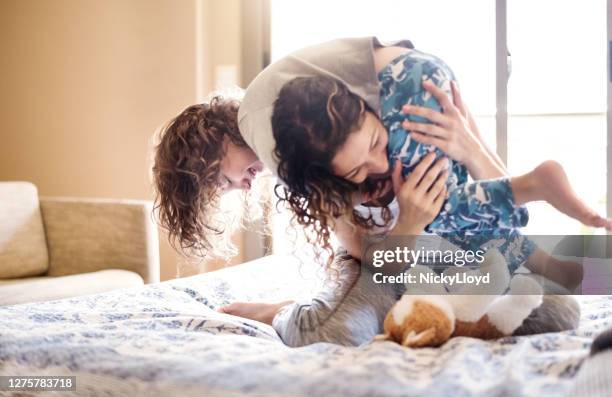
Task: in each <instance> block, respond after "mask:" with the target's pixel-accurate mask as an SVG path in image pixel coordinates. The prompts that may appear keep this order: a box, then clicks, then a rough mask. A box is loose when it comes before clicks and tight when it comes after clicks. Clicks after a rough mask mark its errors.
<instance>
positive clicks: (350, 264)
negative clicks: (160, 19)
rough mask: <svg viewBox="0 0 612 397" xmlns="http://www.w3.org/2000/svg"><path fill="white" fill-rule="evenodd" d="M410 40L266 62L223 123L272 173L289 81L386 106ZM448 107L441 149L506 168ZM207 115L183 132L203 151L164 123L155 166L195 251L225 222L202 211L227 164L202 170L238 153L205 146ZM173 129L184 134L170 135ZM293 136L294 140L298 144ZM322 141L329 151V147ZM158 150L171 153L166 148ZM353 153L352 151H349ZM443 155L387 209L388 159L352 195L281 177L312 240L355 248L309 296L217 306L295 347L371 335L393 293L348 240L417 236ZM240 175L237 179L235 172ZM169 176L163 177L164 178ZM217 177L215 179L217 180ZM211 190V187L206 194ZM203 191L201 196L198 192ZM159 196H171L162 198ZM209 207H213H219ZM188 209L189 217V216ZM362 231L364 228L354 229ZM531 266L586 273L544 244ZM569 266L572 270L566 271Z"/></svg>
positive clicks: (178, 230)
mask: <svg viewBox="0 0 612 397" xmlns="http://www.w3.org/2000/svg"><path fill="white" fill-rule="evenodd" d="M406 48H412V44H411V43H410V42H408V41H403V42H398V43H395V45H393V46H383V45H382V44H381V43H380V42H379V41H378V40H377V39H376V38H371V37H369V38H368V37H366V38H357V39H341V40H335V41H332V42H328V43H324V44H320V45H317V46H313V47H309V48H306V49H302V50H300V51H297V52H295V53H293V54H291V55H289V56H287V57H286V58H283V59H282V60H280V61H278V62H276V63H274V64H272V65H270V66H269V67H268V68H267V69H266V70H265V71H264V72H262V73H261V74H260V75H259V76H258V77H257V78H256V79H255V80H254V81H253V83H252V84H251V85H250V86H249V87H248V89H247V92H246V95H245V98H244V101H243V102H242V103H241V104H240V107H239V109H238V114H237V121H235V120H232V121H230V122H228V121H227V119H224V118H223V117H221V118H220V119H221V120H222V122H221V124H222V125H225V124H226V123H227V124H228V125H231V126H232V129H231V130H232V131H236V129H235V128H233V127H235V122H237V125H238V126H239V133H240V134H241V135H242V138H243V140H244V142H246V144H247V145H248V147H244V146H241V145H240V144H236V146H238V147H240V148H242V149H244V150H243V151H242V153H241V156H245V155H246V154H247V153H248V156H246V157H247V158H249V159H250V160H252V159H253V157H250V155H251V152H252V154H253V155H254V154H255V153H256V154H257V157H259V159H261V161H262V162H263V164H265V165H266V166H267V168H268V169H270V171H272V172H277V171H278V170H279V163H278V158H276V157H275V155H274V149H275V146H276V145H277V141H275V139H274V137H273V134H272V124H271V117H272V112H273V110H274V103H275V101H276V99H277V97H278V94H279V91H280V90H281V88H282V87H283V85H284V84H285V83H287V82H289V81H291V80H293V79H294V78H295V77H300V76H302V77H303V76H314V75H324V76H329V77H332V78H334V79H337V80H339V81H341V82H342V83H343V84H345V85H346V86H347V87H349V89H350V91H351V93H353V94H356V95H357V96H358V97H359V98H361V99H363V101H364V102H365V103H366V104H367V106H368V108H369V109H372V110H373V111H378V110H379V109H380V98H379V90H380V86H379V82H378V80H377V73H376V71H377V69H379V67H380V66H381V65H382V66H384V65H387V64H389V63H390V62H391V61H392V60H393V59H394V58H395V57H397V55H398V53H399V52H401V51H403V50H405V49H406ZM456 99H458V97H456ZM455 105H456V106H455ZM448 107H449V109H451V108H452V109H454V111H453V112H452V114H449V117H451V119H452V120H453V123H452V125H447V126H446V127H445V128H444V130H443V134H440V135H439V141H437V142H434V144H437V145H439V146H440V147H442V145H444V147H443V149H444V151H445V152H446V153H447V154H448V155H449V156H450V157H452V158H455V159H460V158H467V159H469V161H468V162H466V167H467V170H468V172H469V173H470V174H471V175H472V177H474V178H475V179H480V178H493V177H499V176H502V175H504V174H505V170H504V168H503V165H502V164H501V161H499V159H498V158H497V157H496V156H495V154H494V153H493V152H492V151H490V150H489V149H488V148H487V147H486V145H484V143H483V141H482V139H481V137H480V135H479V134H478V131H477V129H476V126H475V124H474V122H473V118H471V116H470V115H469V112H467V109H466V108H465V106H464V105H463V104H462V103H461V102H460V100H459V101H458V102H457V101H456V103H455V104H453V103H450V104H449V105H448ZM320 114H321V113H320V112H319V115H320ZM204 115H205V114H204V113H198V114H197V117H196V116H193V115H192V116H191V117H192V124H193V125H194V126H197V128H187V129H185V131H188V133H187V134H189V133H190V134H196V135H198V136H199V137H198V138H196V139H195V141H196V142H197V143H198V145H199V146H198V148H197V149H193V150H192V149H191V148H189V147H188V146H190V144H189V142H190V139H193V138H189V137H187V136H186V134H185V133H182V134H178V133H177V131H179V130H180V129H177V128H172V129H167V130H166V132H165V134H164V136H163V137H162V140H161V142H160V144H159V145H158V148H157V151H158V155H157V156H156V165H157V164H158V163H159V164H160V166H159V167H157V168H158V170H157V171H156V184H157V186H158V188H157V191H158V199H157V202H158V207H159V211H160V212H165V213H166V215H165V216H160V218H161V219H162V220H163V219H164V217H165V219H167V220H166V221H165V222H163V224H164V225H165V226H166V227H168V228H169V229H171V235H172V236H174V237H175V238H176V239H177V241H179V243H180V247H181V248H188V249H190V248H192V247H193V248H195V249H196V251H199V252H202V251H206V250H209V249H214V248H215V247H214V246H213V243H212V240H211V238H210V235H211V234H212V235H215V236H219V234H220V232H221V230H222V227H223V225H222V224H220V223H217V224H215V225H214V226H212V227H211V226H209V225H208V223H207V221H206V219H209V218H210V217H211V215H209V214H205V213H204V212H206V211H207V210H209V209H210V208H209V207H207V206H208V204H209V203H213V204H215V203H218V200H219V197H220V194H221V193H222V192H223V189H221V188H220V187H219V185H220V184H221V182H222V177H221V175H222V174H223V171H222V169H221V167H216V168H214V171H213V172H212V173H210V174H209V173H208V172H206V171H205V170H204V168H207V167H212V166H213V165H215V164H216V165H219V164H221V163H222V162H223V161H230V160H228V157H229V156H231V155H232V154H231V153H230V151H229V150H225V151H224V150H214V151H211V152H206V153H204V151H205V150H206V149H205V148H204V147H203V146H202V144H203V143H204V144H208V145H213V144H216V145H217V147H221V146H219V144H220V142H223V140H220V139H215V140H214V141H210V142H208V141H207V138H203V137H201V136H202V135H206V134H202V129H203V128H208V127H205V126H208V125H209V124H214V125H217V123H215V122H214V121H212V120H208V121H205V120H198V119H197V118H198V117H200V118H202V117H203V116H204ZM206 116H208V117H216V116H215V115H212V114H211V115H208V114H206ZM179 118H181V116H179ZM177 119H178V118H177ZM339 120H340V121H339V123H344V122H345V121H344V120H343V119H342V118H340V119H339ZM347 121H350V117H349V118H347ZM177 125H180V124H177ZM216 132H217V133H219V132H223V133H224V134H225V133H229V131H227V130H223V128H221V127H219V128H217V130H216ZM174 134H178V135H180V137H176V138H172V137H171V136H172V135H174ZM288 139H289V141H291V139H292V138H291V137H288ZM229 140H230V141H232V140H231V139H229ZM232 142H233V141H232ZM296 142H297V141H295V140H294V141H293V144H294V146H295V143H296ZM328 144H329V142H328ZM333 147H334V145H333V144H332V145H330V146H329V151H330V153H331V152H333ZM251 149H252V150H251ZM305 149H310V148H309V147H306V148H305ZM322 149H323V150H326V148H325V147H323V148H322ZM249 150H251V152H249ZM160 151H161V152H166V154H165V155H162V156H160V155H159V153H160ZM171 153H173V154H171ZM185 153H187V154H185ZM298 154H299V155H301V154H300V153H298ZM215 156H220V157H215ZM186 157H189V159H187V158H186ZM353 157H356V156H355V155H353ZM301 158H304V157H301ZM349 158H350V156H349ZM158 159H159V161H158ZM250 160H249V161H245V162H244V164H249V162H250ZM230 162H231V161H230ZM434 163H435V164H434ZM445 163H446V161H445V160H444V161H437V162H436V161H435V159H434V158H433V156H430V157H425V158H424V159H422V160H421V161H420V163H419V165H417V166H416V167H415V168H414V169H413V172H411V173H410V174H409V175H407V176H406V178H405V180H404V181H402V180H401V179H402V178H396V184H395V193H397V196H398V198H399V200H398V201H397V204H398V205H396V209H395V210H393V209H389V208H388V206H387V205H385V203H384V201H385V199H387V197H385V196H389V195H391V196H392V195H393V192H392V189H391V186H390V184H389V183H387V182H382V183H381V181H382V180H381V179H380V178H376V176H377V175H376V174H378V173H380V174H385V175H388V173H387V171H388V166H387V167H386V168H385V167H381V169H380V170H374V169H372V170H369V171H370V172H368V173H367V174H368V175H367V178H365V179H364V180H363V183H353V184H351V186H352V188H353V190H352V192H351V194H349V195H347V196H343V197H339V196H337V195H336V196H334V195H332V196H328V195H326V194H325V193H324V194H319V196H318V197H320V198H323V197H325V199H320V200H312V198H313V196H312V192H313V191H317V189H318V186H319V185H317V184H311V185H309V186H310V187H312V188H313V189H312V190H310V191H309V193H308V194H307V195H305V196H303V197H302V198H300V194H301V192H302V191H303V185H301V184H300V185H299V186H298V184H295V183H294V182H295V180H291V179H290V178H289V179H290V180H289V181H286V180H283V182H284V183H287V182H289V184H290V185H292V187H296V188H297V190H296V192H292V191H291V189H286V190H285V192H284V195H281V197H282V198H283V199H285V200H287V199H288V200H289V202H290V204H291V206H292V208H293V209H294V212H295V215H296V219H297V220H298V223H301V224H303V225H306V226H312V225H315V227H319V228H318V229H317V230H316V231H317V233H315V240H313V241H312V242H313V243H314V244H315V247H314V248H315V249H316V248H322V249H326V250H329V249H330V248H331V246H330V244H329V236H330V234H331V233H332V232H334V233H336V235H338V237H339V239H340V240H341V241H342V243H343V245H345V246H346V247H347V248H349V252H351V253H352V256H351V255H349V254H347V252H346V251H343V250H340V251H339V252H338V254H337V255H335V256H334V258H333V265H332V267H333V268H334V269H336V270H338V271H337V272H332V274H333V276H332V277H330V280H329V281H330V283H329V284H328V285H327V286H326V288H324V289H323V290H322V291H321V292H320V293H319V294H318V295H317V296H316V297H315V298H314V299H312V300H308V301H306V302H281V303H275V304H267V303H245V302H236V303H233V304H230V305H228V306H225V307H222V308H220V309H219V310H220V311H222V312H225V313H228V314H234V315H239V316H243V317H247V318H251V319H254V320H259V321H263V322H266V323H268V324H272V325H273V326H274V328H275V329H276V331H277V332H278V333H279V335H280V336H281V338H282V339H283V340H284V341H285V342H286V343H287V344H289V345H292V346H298V345H303V344H307V343H313V342H317V341H329V342H336V343H341V344H347V345H356V344H360V343H364V342H367V341H368V340H370V339H371V338H372V337H373V336H374V335H375V334H376V333H378V332H379V331H380V327H381V324H382V318H383V317H384V315H385V314H386V312H387V310H388V309H389V307H390V306H391V305H392V304H393V303H394V302H395V300H396V299H397V297H396V296H394V295H393V293H392V292H390V291H385V290H384V288H385V287H384V286H383V287H380V286H378V287H377V286H375V285H372V284H371V283H365V284H364V282H363V280H364V278H363V277H359V274H360V272H361V267H360V265H359V254H357V252H358V251H356V250H354V247H353V246H352V244H351V241H359V240H360V237H361V236H362V235H363V233H365V231H366V230H367V229H372V228H375V227H377V226H381V225H386V227H383V229H384V230H386V232H387V233H388V232H390V231H391V232H395V233H398V234H403V235H418V234H420V233H421V232H422V231H423V230H424V228H425V227H426V226H427V225H428V224H430V223H431V222H432V221H433V219H434V217H435V216H436V215H437V214H438V213H439V211H440V209H441V205H442V202H443V198H444V196H445V194H446V186H445V183H444V180H445V178H444V173H443V172H444V171H443V168H444V164H445ZM164 164H165V165H164ZM178 164H180V165H178ZM296 165H297V166H298V167H300V168H302V169H303V171H304V173H305V176H306V178H308V177H310V176H312V175H310V174H309V172H311V171H312V170H313V167H310V164H309V163H307V162H306V163H300V164H296ZM240 169H242V172H243V173H242V175H251V174H250V173H248V172H247V173H246V174H245V173H244V170H248V169H249V168H248V167H247V168H245V167H239V170H238V171H240ZM164 170H165V171H164ZM238 174H239V172H238ZM185 175H187V176H185ZM199 175H209V177H208V178H207V179H206V180H202V179H200V177H199ZM215 175H216V177H215ZM281 176H282V175H281ZM329 176H330V179H331V180H330V183H331V184H335V183H336V182H337V181H338V178H337V176H334V175H333V173H330V174H329ZM174 177H177V178H181V181H182V182H181V183H179V182H169V181H168V179H172V178H174ZM237 177H238V178H240V176H239V175H237ZM387 179H388V178H387ZM164 180H166V182H167V183H164ZM215 183H216V184H217V186H213V185H215ZM183 184H186V185H187V186H183ZM207 184H209V185H207ZM242 186H243V187H248V184H247V183H243V184H242ZM160 187H161V188H160ZM300 189H302V190H300ZM211 191H212V192H214V193H213V194H207V193H206V192H211ZM201 195H203V197H205V199H201V198H200V197H201ZM288 195H289V196H288ZM291 195H293V196H291ZM163 196H168V197H172V198H171V199H165V198H164V197H163ZM195 196H198V197H197V198H196V197H195ZM292 197H293V198H296V199H292ZM291 200H293V201H291ZM313 202H317V208H316V210H315V211H314V212H311V210H312V209H313V208H314V207H312V203H313ZM360 203H366V205H360ZM387 203H388V201H387ZM372 206H374V207H372ZM185 207H190V208H185ZM212 207H213V208H214V205H213V206H212ZM353 207H355V210H356V211H358V212H361V214H362V217H361V219H362V223H361V224H359V223H358V226H360V227H358V228H355V227H354V226H355V223H351V222H344V218H345V215H346V214H345V211H346V210H351V208H353ZM377 211H378V213H377V216H372V213H373V212H374V213H375V212H377ZM185 217H187V221H184V220H183V219H184V218H185ZM196 218H197V220H196ZM313 219H314V221H312V220H313ZM319 220H322V221H323V223H320V224H318V225H317V222H318V221H319ZM391 221H393V222H394V226H393V229H392V230H390V227H389V225H390V224H391ZM356 230H357V231H358V232H359V234H355V231H356ZM202 241H205V242H206V243H202ZM550 265H554V266H550ZM527 266H528V267H529V268H530V269H531V270H533V271H534V272H537V273H542V274H546V273H549V272H551V271H552V272H553V273H555V274H552V275H551V278H552V279H556V280H557V281H560V282H562V283H563V282H564V281H568V280H572V281H573V280H575V278H576V277H575V276H576V275H577V274H578V273H580V272H581V268H580V267H577V265H576V264H574V263H569V262H561V261H557V260H555V259H553V258H551V257H550V256H549V255H547V254H546V253H544V252H543V251H541V250H539V249H536V250H535V251H533V253H532V254H531V255H530V256H529V258H528V261H527ZM560 269H564V271H563V270H560ZM570 273H571V276H568V274H570ZM555 277H556V278H555ZM381 288H382V290H381ZM566 306H567V307H568V308H569V307H573V306H572V302H568V303H567V305H566ZM547 307H548V306H547V304H546V300H545V304H543V305H542V308H543V310H546V308H547ZM574 309H575V308H574ZM565 314H566V315H564V314H563V313H560V314H559V322H558V323H555V324H552V323H547V324H544V325H545V327H544V328H543V329H548V330H550V331H553V330H559V329H567V328H571V327H573V326H575V325H576V321H577V317H576V310H567V311H566V312H565ZM546 327H548V328H546Z"/></svg>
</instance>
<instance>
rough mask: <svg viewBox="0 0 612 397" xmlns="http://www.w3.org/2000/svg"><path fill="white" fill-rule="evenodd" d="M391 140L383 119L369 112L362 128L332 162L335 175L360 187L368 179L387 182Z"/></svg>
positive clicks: (353, 134) (354, 133)
mask: <svg viewBox="0 0 612 397" xmlns="http://www.w3.org/2000/svg"><path fill="white" fill-rule="evenodd" d="M387 140H388V133H387V130H386V129H385V127H384V126H383V124H382V123H381V122H380V119H379V118H378V117H376V115H374V114H373V113H372V112H369V111H366V112H365V117H364V120H363V122H362V123H361V126H359V128H358V129H357V130H356V131H353V132H352V133H350V134H349V136H348V139H347V140H346V142H345V143H344V145H342V146H341V147H340V149H339V150H338V153H336V155H335V156H334V158H333V159H332V172H333V173H334V174H335V175H337V176H340V177H342V178H344V179H346V180H348V181H351V182H353V183H356V184H361V183H363V182H364V181H365V180H366V178H372V179H382V178H387V177H388V176H389V173H388V171H389V160H388V158H387Z"/></svg>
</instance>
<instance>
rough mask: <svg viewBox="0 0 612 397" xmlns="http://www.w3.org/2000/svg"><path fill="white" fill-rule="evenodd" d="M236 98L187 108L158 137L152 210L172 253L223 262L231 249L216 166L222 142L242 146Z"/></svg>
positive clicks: (215, 99)
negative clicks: (164, 233) (221, 260)
mask: <svg viewBox="0 0 612 397" xmlns="http://www.w3.org/2000/svg"><path fill="white" fill-rule="evenodd" d="M239 105H240V102H239V101H238V100H236V99H229V98H224V97H223V96H215V97H213V98H212V100H211V101H210V102H209V103H204V104H199V105H193V106H189V107H188V108H187V109H185V110H183V111H182V112H181V113H180V114H179V115H178V116H176V117H175V118H174V119H172V120H171V121H170V122H169V124H168V125H167V126H165V128H163V129H162V131H161V133H160V136H159V143H158V144H157V145H156V146H155V149H154V159H153V167H152V174H153V175H152V176H153V183H154V188H155V210H156V212H157V216H158V221H159V224H160V225H161V226H162V227H163V228H164V229H166V230H167V231H168V239H169V241H170V244H171V245H172V247H173V248H174V249H176V250H177V251H181V252H183V253H184V254H187V255H188V256H195V257H199V258H222V259H225V260H228V259H229V258H230V257H231V256H233V255H235V253H236V249H235V247H234V245H233V244H232V242H231V240H230V234H231V233H229V232H230V231H232V226H233V225H235V224H236V222H233V221H232V219H230V218H229V217H228V216H225V214H224V213H223V211H221V209H220V197H221V193H222V192H221V189H220V183H219V177H220V163H221V159H222V157H223V155H224V154H225V145H224V142H226V141H225V139H226V137H227V139H229V141H230V142H231V143H233V144H235V145H237V146H239V147H245V146H247V144H246V143H245V141H244V140H243V138H242V136H241V135H240V131H239V129H238V117H237V116H238V107H239Z"/></svg>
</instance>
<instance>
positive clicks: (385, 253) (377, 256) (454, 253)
mask: <svg viewBox="0 0 612 397" xmlns="http://www.w3.org/2000/svg"><path fill="white" fill-rule="evenodd" d="M484 261H485V251H484V250H476V251H472V250H450V249H447V250H440V249H437V250H432V249H426V248H425V247H421V248H419V249H416V250H415V249H410V248H408V247H395V248H394V249H379V250H374V251H373V252H372V266H373V267H374V268H381V267H383V266H384V265H385V264H390V263H393V264H396V263H403V264H405V265H406V267H408V268H414V267H415V266H416V265H418V264H427V263H435V264H438V265H439V264H444V265H446V266H455V267H458V268H462V267H464V266H466V265H469V266H470V267H473V266H475V265H482V263H483V262H484ZM372 280H373V281H374V282H375V283H377V284H381V283H387V284H440V285H448V286H453V285H457V284H472V285H480V284H490V283H491V274H490V273H486V274H473V273H470V272H455V273H454V274H448V273H447V274H445V273H440V274H438V273H433V272H419V273H409V272H399V273H398V274H391V275H385V274H384V273H382V272H374V273H373V274H372Z"/></svg>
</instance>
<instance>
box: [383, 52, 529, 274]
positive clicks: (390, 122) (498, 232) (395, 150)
mask: <svg viewBox="0 0 612 397" xmlns="http://www.w3.org/2000/svg"><path fill="white" fill-rule="evenodd" d="M378 80H379V82H380V87H381V88H380V101H381V114H380V118H381V121H382V122H383V124H384V126H385V128H386V129H387V131H388V133H389V140H388V144H387V151H388V155H389V161H390V164H394V163H395V160H396V159H399V160H400V161H401V165H402V174H403V175H407V174H408V173H410V172H411V171H413V170H414V168H415V167H416V166H417V165H418V164H419V162H420V160H421V159H422V158H423V157H424V156H425V155H427V154H428V153H430V152H432V151H435V152H437V154H438V155H439V156H445V154H444V153H443V152H442V151H441V150H440V149H438V148H436V147H434V146H431V145H427V144H423V143H420V142H417V141H416V140H413V139H410V135H409V134H407V133H406V130H405V128H404V127H403V126H402V122H403V121H404V120H406V119H408V120H410V121H413V122H419V123H428V120H426V119H423V118H421V117H419V116H416V115H410V114H408V115H407V114H405V113H404V112H402V108H403V106H404V105H414V106H421V107H426V108H430V109H434V110H436V111H438V112H441V111H442V108H441V106H440V104H439V102H438V101H437V100H436V98H435V97H434V96H433V95H432V94H431V93H430V92H428V91H426V90H424V89H423V86H422V83H423V82H424V81H426V80H429V81H430V82H432V83H434V84H435V85H436V86H437V87H439V88H441V89H442V90H443V91H444V92H445V93H446V94H447V95H449V96H451V97H452V91H451V86H450V84H451V81H452V80H455V76H454V74H453V72H452V70H451V69H450V68H449V67H448V66H447V65H446V64H445V63H444V62H443V61H442V60H441V59H439V58H437V57H435V56H433V55H430V54H426V53H423V52H421V51H417V50H411V51H409V52H407V53H405V54H403V55H401V56H399V57H397V58H395V59H394V60H393V61H391V62H390V63H389V64H388V65H387V66H386V67H385V68H384V69H383V70H381V71H380V73H378ZM449 161H450V162H451V170H450V171H451V172H449V177H448V180H447V189H448V198H447V201H446V202H445V204H444V206H443V208H442V210H441V211H440V214H439V215H438V216H437V217H436V219H435V220H434V221H433V222H432V223H431V224H429V225H428V226H427V228H426V229H425V230H426V231H427V232H432V233H436V234H438V235H440V236H442V237H445V238H446V239H448V240H449V241H451V242H452V243H454V244H456V245H458V246H459V247H461V248H463V249H466V250H475V249H477V248H486V247H487V246H491V245H495V246H496V247H497V248H499V249H500V252H502V253H503V255H504V256H505V258H506V260H507V261H508V267H509V268H510V271H514V270H516V269H517V268H518V266H519V265H520V264H521V263H523V262H524V261H525V260H526V259H527V258H528V257H529V256H530V255H531V254H532V253H533V252H534V251H535V249H536V245H535V244H534V243H533V242H532V241H531V240H529V239H526V238H524V237H523V236H521V235H520V233H519V231H518V230H517V229H516V228H517V227H523V226H525V225H526V224H527V221H528V219H529V215H528V213H527V209H526V208H525V207H515V206H514V200H513V195H512V189H511V187H510V183H509V178H499V179H493V180H480V181H476V182H472V183H468V180H467V170H466V168H465V166H464V165H463V164H461V163H459V162H457V161H455V160H452V159H449Z"/></svg>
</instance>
